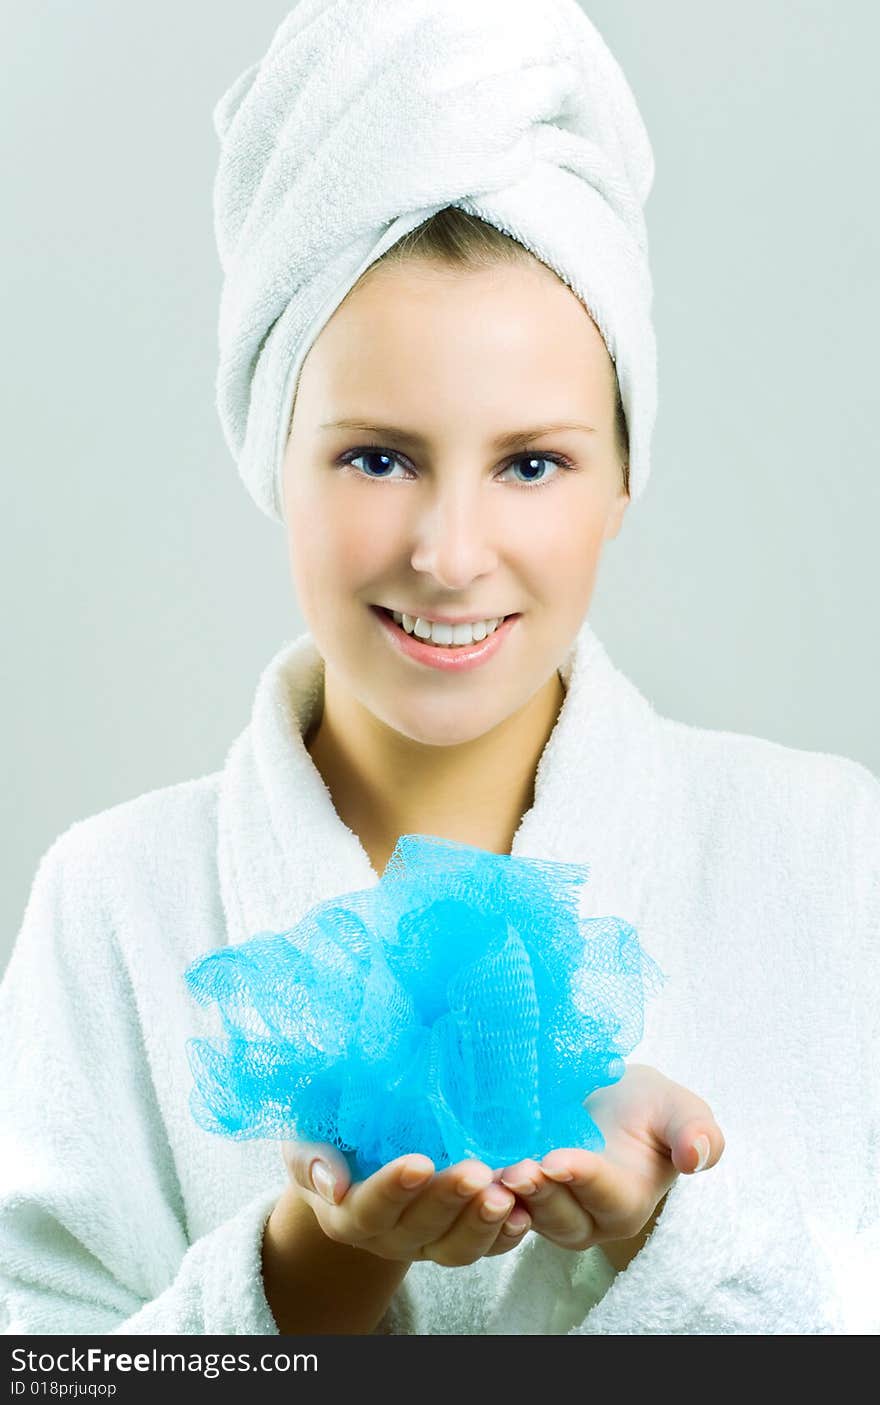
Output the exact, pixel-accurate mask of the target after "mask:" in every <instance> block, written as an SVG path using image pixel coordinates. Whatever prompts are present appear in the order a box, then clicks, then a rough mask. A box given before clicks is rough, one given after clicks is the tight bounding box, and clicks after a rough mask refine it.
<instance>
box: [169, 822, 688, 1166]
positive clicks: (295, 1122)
mask: <svg viewBox="0 0 880 1405" xmlns="http://www.w3.org/2000/svg"><path fill="white" fill-rule="evenodd" d="M588 873H589V868H588V866H587V865H585V864H571V863H558V862H554V861H550V860H544V859H527V858H519V857H513V856H512V855H508V854H493V853H489V852H487V851H486V850H484V849H480V848H476V847H473V846H471V845H467V844H458V843H454V842H452V841H450V840H444V839H437V838H435V837H433V836H430V835H421V834H405V835H402V836H401V837H400V839H399V840H398V842H397V845H396V847H395V850H394V853H393V854H392V856H391V858H390V859H389V861H388V865H387V867H386V869H385V872H384V874H383V876H382V879H381V880H380V882H379V883H378V884H376V885H375V886H374V887H372V888H367V889H364V890H362V891H359V892H354V893H348V894H345V895H344V896H342V897H337V898H333V899H331V900H330V901H327V902H323V903H321V904H319V905H318V906H317V907H315V908H313V909H312V910H311V911H310V912H308V913H307V914H306V916H305V917H303V918H302V920H301V921H300V922H298V923H297V925H296V926H295V927H293V928H291V929H290V930H289V931H285V932H277V933H273V932H260V933H258V934H257V935H256V936H254V937H252V938H251V939H250V940H249V941H245V942H242V943H241V944H239V945H237V946H229V947H221V948H219V949H217V950H214V951H209V952H208V953H206V954H205V955H203V956H201V957H199V958H198V959H197V960H196V961H194V962H193V963H192V965H190V966H189V968H188V969H187V971H186V972H185V976H184V979H185V980H186V982H187V986H188V988H189V990H190V992H191V994H192V995H193V997H194V998H195V999H196V1000H197V1001H198V1002H199V1003H200V1004H202V1005H207V1004H209V1003H210V1002H211V1001H216V1003H217V1005H218V1007H219V1012H220V1018H221V1021H222V1025H223V1034H224V1038H223V1039H222V1040H208V1039H190V1040H188V1041H187V1046H186V1050H187V1057H188V1060H189V1065H190V1068H191V1070H192V1074H193V1078H194V1087H193V1089H192V1093H191V1095H190V1108H191V1111H192V1115H193V1117H194V1118H195V1120H196V1121H197V1123H198V1124H199V1125H200V1126H202V1127H204V1128H205V1129H206V1130H207V1131H210V1132H215V1133H218V1134H221V1135H224V1136H228V1137H233V1138H236V1139H242V1138H249V1137H271V1138H278V1139H282V1140H285V1141H292V1140H297V1139H305V1140H309V1141H325V1142H331V1143H332V1144H333V1145H334V1146H336V1147H338V1148H339V1150H340V1151H341V1152H342V1153H343V1155H344V1156H345V1157H346V1159H347V1160H348V1163H349V1165H350V1167H351V1168H352V1171H353V1174H354V1175H355V1176H356V1177H365V1176H368V1175H370V1174H371V1173H372V1172H373V1171H375V1170H376V1169H378V1167H379V1166H382V1165H384V1164H385V1163H386V1162H388V1161H392V1160H393V1159H394V1158H395V1157H397V1156H402V1155H404V1154H406V1153H409V1152H422V1153H424V1154H425V1155H426V1156H429V1157H430V1158H431V1160H432V1161H433V1162H434V1164H435V1166H436V1167H437V1169H438V1170H439V1169H441V1168H442V1167H444V1166H448V1165H451V1164H453V1163H455V1162H457V1161H460V1160H462V1159H463V1158H464V1157H471V1156H473V1157H476V1158H478V1159H479V1160H481V1161H485V1162H486V1163H487V1164H488V1165H489V1166H492V1167H500V1166H504V1165H509V1164H512V1163H513V1162H515V1161H519V1160H521V1159H522V1158H523V1157H526V1156H528V1157H534V1158H535V1159H540V1158H541V1156H543V1155H544V1154H545V1153H546V1152H548V1151H551V1150H553V1149H554V1148H556V1147H573V1146H577V1147H584V1148H586V1149H588V1150H596V1151H601V1150H602V1148H603V1147H604V1139H603V1137H602V1134H601V1132H600V1131H599V1128H598V1127H597V1126H596V1124H595V1122H594V1121H593V1119H592V1118H591V1117H590V1115H589V1113H588V1112H587V1110H586V1108H585V1107H584V1099H585V1098H586V1097H587V1096H588V1095H589V1094H590V1093H591V1092H593V1091H594V1090H595V1089H596V1088H600V1087H602V1086H605V1085H607V1084H610V1083H614V1082H616V1081H617V1080H618V1079H619V1078H620V1077H622V1075H623V1073H624V1064H623V1057H624V1055H625V1054H628V1053H629V1052H630V1051H631V1050H632V1049H633V1048H635V1046H636V1045H637V1044H638V1043H639V1041H640V1039H641V1037H642V1029H643V1011H644V1001H645V998H646V996H649V995H652V994H654V993H656V991H657V990H659V988H660V986H661V985H662V983H663V980H664V977H663V975H662V973H661V971H660V969H659V967H658V966H657V965H656V963H655V962H654V961H652V959H651V958H650V957H649V956H647V955H646V954H645V952H643V950H642V949H641V946H640V944H639V940H638V935H637V933H636V930H635V928H634V927H632V926H631V925H630V924H629V923H628V922H625V921H623V920H622V919H621V918H619V917H592V918H583V917H580V916H579V914H578V901H579V897H580V893H579V890H580V888H581V887H582V885H583V884H584V883H585V882H586V880H587V876H588Z"/></svg>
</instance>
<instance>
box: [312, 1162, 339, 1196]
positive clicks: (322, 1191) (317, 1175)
mask: <svg viewBox="0 0 880 1405" xmlns="http://www.w3.org/2000/svg"><path fill="white" fill-rule="evenodd" d="M309 1175H310V1176H311V1180H312V1185H313V1186H314V1187H315V1190H316V1191H317V1192H318V1194H319V1195H323V1197H324V1199H325V1200H329V1201H330V1204H331V1205H334V1204H335V1203H336V1202H335V1200H334V1196H333V1187H334V1186H335V1184H336V1177H335V1176H334V1175H333V1172H332V1171H331V1170H330V1167H329V1166H328V1165H327V1162H326V1161H313V1162H312V1164H311V1166H310V1167H309Z"/></svg>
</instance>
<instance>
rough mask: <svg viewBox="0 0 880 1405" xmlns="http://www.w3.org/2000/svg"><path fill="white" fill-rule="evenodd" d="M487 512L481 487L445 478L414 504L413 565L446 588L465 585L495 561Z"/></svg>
mask: <svg viewBox="0 0 880 1405" xmlns="http://www.w3.org/2000/svg"><path fill="white" fill-rule="evenodd" d="M495 530H497V523H496V524H495V526H493V514H492V513H491V512H490V511H489V504H488V503H487V501H486V495H485V492H484V491H483V492H481V490H480V488H479V486H477V487H476V488H474V487H472V486H469V485H468V484H467V483H447V484H445V485H444V486H443V487H441V488H438V489H437V491H436V492H435V493H433V494H432V495H431V497H430V498H429V499H425V500H423V501H422V502H420V503H419V504H418V506H417V518H416V523H415V527H414V529H413V531H414V536H415V543H414V546H413V550H412V555H411V557H410V561H411V565H412V568H413V570H414V571H420V572H424V573H425V574H427V575H431V576H433V577H434V579H435V580H436V581H437V582H438V583H439V584H440V585H442V586H444V587H445V588H446V589H447V590H450V591H452V590H467V589H468V587H469V586H470V584H471V582H472V581H474V580H476V579H478V578H479V577H480V576H483V575H488V574H490V573H491V572H492V571H493V570H494V569H495V568H496V566H497V564H498V554H497V551H496V549H495V547H494V546H493V544H492V541H493V532H494V531H495Z"/></svg>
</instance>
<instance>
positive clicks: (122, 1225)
mask: <svg viewBox="0 0 880 1405" xmlns="http://www.w3.org/2000/svg"><path fill="white" fill-rule="evenodd" d="M83 823H85V822H83ZM81 828H82V827H81V826H80V825H74V826H73V827H72V829H70V830H68V831H67V832H66V834H64V835H62V836H61V837H60V839H57V840H56V841H55V843H54V844H53V845H52V847H51V848H50V849H49V850H48V852H47V853H46V854H45V855H44V857H43V859H42V860H41V862H40V865H39V867H38V869H37V873H36V876H35V878H34V881H33V885H32V888H31V892H30V896H29V899H28V903H27V907H26V910H25V915H24V920H23V924H22V927H21V930H20V933H19V935H18V938H17V941H16V944H15V947H14V949H13V953H12V956H11V958H10V962H9V965H8V967H7V970H6V973H5V976H4V979H3V983H2V986H0V1029H2V1030H3V1047H4V1053H5V1068H4V1074H3V1077H2V1078H0V1326H2V1330H3V1333H4V1335H10V1334H49V1335H55V1334H62V1335H72V1334H90V1333H92V1334H94V1333H98V1334H116V1333H149V1334H161V1333H169V1334H174V1333H189V1334H199V1335H207V1334H214V1333H216V1334H235V1335H278V1328H277V1326H276V1324H275V1321H274V1319H273V1317H272V1314H271V1311H270V1309H269V1306H268V1303H267V1301H266V1297H265V1294H264V1291H263V1284H262V1271H261V1249H262V1233H263V1226H264V1224H265V1222H266V1220H267V1219H268V1216H269V1214H270V1212H271V1209H272V1206H273V1205H274V1203H275V1200H276V1199H277V1194H278V1192H277V1191H276V1192H274V1193H273V1194H272V1195H267V1194H266V1193H265V1192H264V1193H262V1194H261V1195H259V1196H257V1197H255V1198H254V1199H253V1200H252V1201H251V1202H250V1203H248V1204H246V1205H244V1206H243V1207H242V1208H241V1209H240V1210H239V1211H238V1213H236V1214H235V1215H234V1216H232V1217H231V1218H230V1219H228V1220H227V1221H225V1222H224V1223H222V1224H220V1225H218V1226H217V1227H215V1228H214V1229H213V1230H212V1231H211V1232H209V1233H207V1234H205V1235H203V1236H202V1237H201V1238H199V1239H197V1240H196V1241H195V1242H194V1243H190V1242H189V1238H188V1234H187V1228H186V1214H185V1208H184V1203H183V1197H182V1194H181V1189H180V1184H179V1181H178V1178H177V1175H176V1171H175V1167H174V1160H173V1156H172V1153H171V1149H170V1147H169V1144H168V1138H167V1134H166V1131H165V1127H164V1123H163V1120H162V1117H161V1114H160V1111H159V1105H158V1102H157V1099H156V1093H155V1088H154V1084H153V1079H152V1074H151V1071H150V1067H149V1062H148V1059H147V1057H146V1052H145V1049H144V1044H143V1039H142V1033H141V1028H140V1022H139V1019H138V1014H137V1007H136V1001H135V998H134V995H133V991H132V987H131V982H130V980H129V978H128V973H127V970H126V967H125V963H124V960H123V956H122V953H121V951H120V949H119V944H118V942H117V940H116V936H115V932H114V927H113V921H112V917H111V915H110V904H109V903H108V902H106V901H104V900H103V898H104V896H105V895H104V893H103V891H102V884H101V879H100V874H98V875H97V876H96V875H95V870H96V868H98V867H99V866H98V865H96V864H94V863H91V864H90V863H89V859H88V849H87V848H86V849H84V847H83V844H82V843H81V842H80V840H79V838H78V836H79V834H80V832H81Z"/></svg>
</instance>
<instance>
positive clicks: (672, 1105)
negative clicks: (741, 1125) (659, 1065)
mask: <svg viewBox="0 0 880 1405" xmlns="http://www.w3.org/2000/svg"><path fill="white" fill-rule="evenodd" d="M665 1113H666V1121H665V1126H664V1127H663V1133H662V1135H663V1138H664V1140H665V1142H666V1145H667V1146H668V1147H669V1152H670V1155H671V1157H672V1164H673V1166H674V1167H675V1169H676V1171H682V1172H683V1173H684V1174H685V1175H689V1176H691V1175H694V1174H695V1173H696V1172H697V1171H706V1170H708V1169H709V1167H710V1166H714V1165H715V1164H716V1162H717V1161H719V1160H720V1158H721V1154H722V1152H723V1151H724V1133H723V1132H722V1130H721V1128H720V1127H719V1126H718V1123H717V1122H716V1121H715V1118H714V1116H713V1115H712V1109H711V1108H710V1107H709V1105H708V1103H706V1102H704V1100H703V1099H702V1098H698V1097H697V1096H696V1094H695V1093H691V1092H690V1090H689V1089H687V1088H682V1087H681V1086H680V1085H679V1084H677V1083H672V1084H671V1085H670V1088H669V1092H668V1096H667V1099H666V1108H665Z"/></svg>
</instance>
